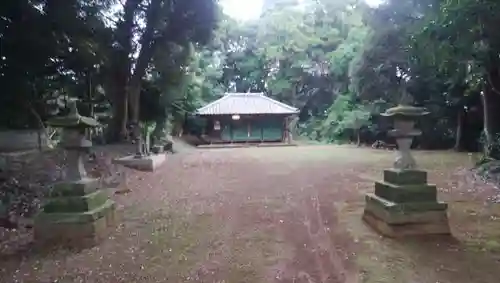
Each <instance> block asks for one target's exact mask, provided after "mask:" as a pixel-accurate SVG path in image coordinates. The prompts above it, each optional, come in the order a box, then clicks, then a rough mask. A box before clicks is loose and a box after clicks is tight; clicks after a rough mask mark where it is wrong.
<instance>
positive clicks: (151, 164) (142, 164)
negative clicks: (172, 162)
mask: <svg viewBox="0 0 500 283" xmlns="http://www.w3.org/2000/svg"><path fill="white" fill-rule="evenodd" d="M165 160H166V155H165V154H163V153H162V154H153V155H149V156H143V157H138V158H137V157H135V156H126V157H122V158H118V159H113V163H115V164H120V165H123V166H125V167H128V168H132V169H136V170H140V171H148V172H152V171H155V170H156V168H158V167H159V166H161V165H162V164H163V163H164V162H165Z"/></svg>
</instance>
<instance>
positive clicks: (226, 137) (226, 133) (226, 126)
mask: <svg viewBox="0 0 500 283" xmlns="http://www.w3.org/2000/svg"><path fill="white" fill-rule="evenodd" d="M221 139H222V140H223V141H227V142H229V141H231V124H230V123H228V122H221Z"/></svg>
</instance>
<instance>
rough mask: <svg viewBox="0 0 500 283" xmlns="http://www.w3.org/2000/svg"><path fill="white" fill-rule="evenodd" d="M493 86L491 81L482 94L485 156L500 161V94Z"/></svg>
mask: <svg viewBox="0 0 500 283" xmlns="http://www.w3.org/2000/svg"><path fill="white" fill-rule="evenodd" d="M490 78H498V76H494V75H491V76H490ZM497 80H498V79H497ZM493 85H495V84H494V82H492V81H489V82H488V83H487V84H486V85H485V88H484V91H483V92H482V93H481V99H482V102H483V115H484V126H483V131H484V138H485V140H484V154H485V155H486V156H488V157H491V158H495V159H500V148H499V145H498V141H497V140H496V139H497V138H498V135H499V134H500V94H499V93H496V92H495V89H494V88H493Z"/></svg>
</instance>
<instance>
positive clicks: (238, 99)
mask: <svg viewBox="0 0 500 283" xmlns="http://www.w3.org/2000/svg"><path fill="white" fill-rule="evenodd" d="M297 112H299V109H297V108H295V107H292V106H289V105H286V104H284V103H281V102H279V101H277V100H274V99H272V98H270V97H267V96H265V95H264V93H227V94H226V95H224V96H223V97H222V98H220V99H217V100H215V101H213V102H211V103H209V104H207V105H205V106H203V107H201V108H199V109H198V110H196V114H198V115H232V114H294V113H297Z"/></svg>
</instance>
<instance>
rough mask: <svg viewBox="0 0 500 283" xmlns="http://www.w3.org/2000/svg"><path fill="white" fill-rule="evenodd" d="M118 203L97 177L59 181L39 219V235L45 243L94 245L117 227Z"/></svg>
mask: <svg viewBox="0 0 500 283" xmlns="http://www.w3.org/2000/svg"><path fill="white" fill-rule="evenodd" d="M115 206H116V205H115V202H114V201H112V200H111V199H110V198H109V196H108V194H107V192H106V190H104V189H100V188H99V182H98V180H97V179H88V178H86V179H82V180H79V181H74V182H63V183H59V184H56V185H55V186H54V187H53V189H52V190H51V192H50V195H49V198H48V199H47V201H46V203H45V205H44V206H43V211H42V212H41V213H40V214H39V215H38V216H37V217H36V219H35V225H34V233H35V239H36V241H37V242H38V243H39V244H43V245H47V244H49V245H54V244H55V245H63V246H67V247H76V248H87V247H92V246H94V245H96V244H98V243H99V242H100V241H101V240H103V239H104V238H106V237H107V236H108V235H109V232H110V230H111V228H112V227H115V225H116V214H115Z"/></svg>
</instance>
